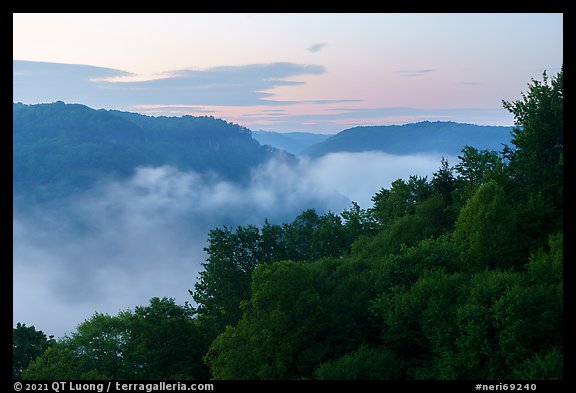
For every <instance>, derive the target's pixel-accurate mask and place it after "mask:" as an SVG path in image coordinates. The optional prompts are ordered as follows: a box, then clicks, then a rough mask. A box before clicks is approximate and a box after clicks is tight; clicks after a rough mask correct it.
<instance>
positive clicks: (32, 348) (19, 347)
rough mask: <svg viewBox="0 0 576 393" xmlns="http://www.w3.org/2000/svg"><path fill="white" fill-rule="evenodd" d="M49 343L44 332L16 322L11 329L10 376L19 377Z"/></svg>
mask: <svg viewBox="0 0 576 393" xmlns="http://www.w3.org/2000/svg"><path fill="white" fill-rule="evenodd" d="M49 345H50V340H48V338H46V335H45V334H44V332H42V331H40V330H36V328H35V327H34V326H26V324H21V323H20V322H18V323H17V324H16V327H15V328H14V329H13V331H12V362H13V363H12V376H13V378H14V379H20V377H21V375H22V371H23V370H25V369H26V367H28V365H29V364H30V362H31V361H33V360H35V359H36V358H37V357H38V356H40V355H42V354H43V353H44V351H46V349H47V348H48V346H49Z"/></svg>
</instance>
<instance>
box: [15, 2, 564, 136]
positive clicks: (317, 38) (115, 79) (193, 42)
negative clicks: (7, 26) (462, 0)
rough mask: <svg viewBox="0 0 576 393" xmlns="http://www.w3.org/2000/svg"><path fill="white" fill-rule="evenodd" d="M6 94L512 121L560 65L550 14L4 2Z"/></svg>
mask: <svg viewBox="0 0 576 393" xmlns="http://www.w3.org/2000/svg"><path fill="white" fill-rule="evenodd" d="M13 22H14V23H13V59H14V67H13V100H14V101H15V102H24V103H28V104H32V103H38V102H53V101H57V100H62V101H64V102H68V103H82V104H85V105H88V106H90V107H93V108H98V109H99V108H105V109H120V110H126V111H132V112H139V113H143V114H148V115H174V116H181V115H185V114H190V115H210V116H214V117H217V118H223V119H225V120H227V121H231V122H234V123H237V124H240V125H243V126H246V127H248V128H250V129H252V130H267V131H278V132H287V131H308V132H316V133H336V132H339V131H341V130H343V129H346V128H349V127H352V126H356V125H386V124H405V123H411V122H416V121H421V120H432V121H434V120H451V121H457V122H464V123H474V124H481V125H512V124H513V117H512V116H511V114H510V113H508V112H507V111H506V110H505V109H503V108H502V100H507V101H511V100H516V99H520V98H521V92H524V91H526V90H527V86H528V84H529V83H530V81H531V79H532V78H534V79H541V76H542V73H543V72H544V71H547V72H548V73H549V74H555V73H557V72H558V71H559V70H560V67H561V66H562V63H563V15H562V14H560V13H519V14H514V13H504V14H498V13H489V14H478V13H467V14H458V13H449V14H441V13H438V14H437V13H434V14H400V13H392V14H385V13H376V14H362V13H353V14H347V13H330V14H302V13H300V14H283V13H278V14H266V13H257V14H13Z"/></svg>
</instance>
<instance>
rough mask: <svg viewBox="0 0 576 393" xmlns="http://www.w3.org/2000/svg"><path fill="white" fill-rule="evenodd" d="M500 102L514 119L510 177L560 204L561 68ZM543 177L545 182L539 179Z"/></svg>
mask: <svg viewBox="0 0 576 393" xmlns="http://www.w3.org/2000/svg"><path fill="white" fill-rule="evenodd" d="M503 105H504V107H505V108H506V109H508V110H509V111H510V112H511V113H512V114H513V115H514V119H515V124H516V125H517V127H516V128H515V129H514V130H513V132H512V136H513V139H512V143H513V144H514V145H515V147H516V149H515V150H514V151H513V153H512V154H513V160H512V162H511V163H510V170H511V174H512V176H514V179H515V181H516V183H517V185H518V186H519V187H520V188H521V191H522V192H523V193H525V194H527V195H532V194H538V193H540V194H542V195H543V196H544V197H545V198H546V200H547V201H549V202H551V203H552V204H553V205H554V206H555V207H556V208H561V207H562V199H563V198H562V195H563V176H562V172H563V151H564V125H563V122H564V116H563V113H564V70H563V69H562V70H561V71H560V72H559V73H558V74H557V75H556V76H555V77H552V78H549V77H548V75H547V74H546V72H544V74H543V78H542V81H537V80H534V79H533V80H532V83H531V84H530V85H529V89H528V93H526V94H524V93H523V94H522V99H521V100H517V101H513V102H507V101H503ZM544 179H545V181H543V180H544Z"/></svg>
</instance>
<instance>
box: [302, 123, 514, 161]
mask: <svg viewBox="0 0 576 393" xmlns="http://www.w3.org/2000/svg"><path fill="white" fill-rule="evenodd" d="M512 129H513V127H507V126H479V125H475V124H466V123H455V122H452V121H435V122H431V121H421V122H418V123H410V124H405V125H391V126H360V127H354V128H349V129H347V130H344V131H341V132H339V133H338V134H336V135H334V136H332V137H330V138H328V139H327V140H325V141H323V142H320V143H317V144H315V145H313V146H311V147H309V148H308V149H306V150H305V151H304V152H303V153H302V154H303V155H307V156H310V157H320V156H323V155H326V154H329V153H335V152H361V151H374V150H377V151H382V152H385V153H390V154H414V153H424V152H436V153H443V154H447V155H448V154H450V155H456V154H458V153H460V151H461V149H462V148H463V147H464V146H465V145H471V146H473V147H475V148H477V149H480V150H482V149H489V150H497V151H500V150H501V149H502V144H503V143H504V144H509V143H510V140H511V135H510V132H511V131H512Z"/></svg>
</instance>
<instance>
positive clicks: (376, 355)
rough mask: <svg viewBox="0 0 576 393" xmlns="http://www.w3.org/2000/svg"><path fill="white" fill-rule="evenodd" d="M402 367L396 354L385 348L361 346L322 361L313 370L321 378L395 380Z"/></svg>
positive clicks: (400, 375)
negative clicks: (330, 359) (337, 356)
mask: <svg viewBox="0 0 576 393" xmlns="http://www.w3.org/2000/svg"><path fill="white" fill-rule="evenodd" d="M402 372H403V367H402V363H401V361H400V360H399V359H398V357H397V356H396V354H395V353H394V352H392V351H390V350H388V349H386V348H372V347H368V346H365V345H363V346H361V347H360V348H358V349H357V350H355V351H353V352H350V353H348V354H346V355H344V356H342V357H341V358H339V359H337V360H333V361H331V362H326V363H322V364H321V365H320V366H319V367H318V369H317V370H316V371H315V372H314V377H315V378H316V379H321V380H390V379H391V380H397V379H402V378H403V374H402Z"/></svg>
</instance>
